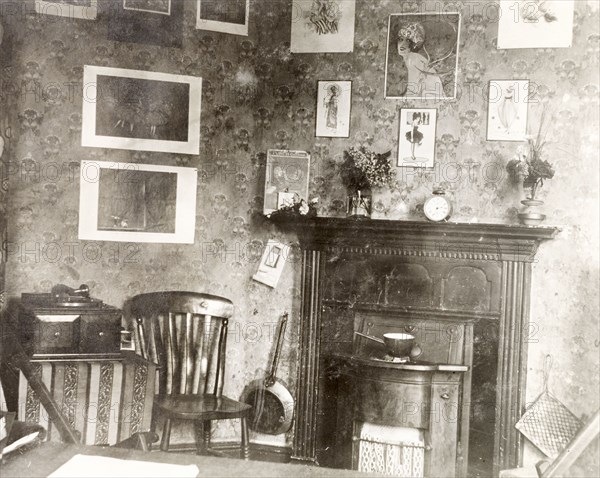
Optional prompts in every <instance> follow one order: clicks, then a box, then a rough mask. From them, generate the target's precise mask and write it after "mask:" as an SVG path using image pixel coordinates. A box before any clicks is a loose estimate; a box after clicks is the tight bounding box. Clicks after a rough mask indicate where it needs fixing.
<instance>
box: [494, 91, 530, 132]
mask: <svg viewBox="0 0 600 478" xmlns="http://www.w3.org/2000/svg"><path fill="white" fill-rule="evenodd" d="M528 102H529V80H492V81H490V85H489V94H488V122H487V140H488V141H525V139H526V138H525V135H526V134H527V106H528Z"/></svg>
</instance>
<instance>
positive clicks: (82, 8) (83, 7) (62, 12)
mask: <svg viewBox="0 0 600 478" xmlns="http://www.w3.org/2000/svg"><path fill="white" fill-rule="evenodd" d="M35 12H36V13H41V14H43V15H55V16H58V17H69V18H79V19H82V20H95V19H96V17H97V16H98V2H97V0H54V1H48V0H35Z"/></svg>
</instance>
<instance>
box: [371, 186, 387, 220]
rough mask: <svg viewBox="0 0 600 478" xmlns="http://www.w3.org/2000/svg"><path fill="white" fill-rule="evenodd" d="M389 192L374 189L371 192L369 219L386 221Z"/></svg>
mask: <svg viewBox="0 0 600 478" xmlns="http://www.w3.org/2000/svg"><path fill="white" fill-rule="evenodd" d="M388 196H389V191H388V190H385V189H383V188H375V189H373V190H372V191H371V219H387V213H388V207H387V206H386V203H387V202H389V200H388V199H389V197H388Z"/></svg>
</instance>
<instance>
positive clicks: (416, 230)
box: [277, 217, 559, 475]
mask: <svg viewBox="0 0 600 478" xmlns="http://www.w3.org/2000/svg"><path fill="white" fill-rule="evenodd" d="M277 224H278V226H279V227H280V228H282V229H284V230H286V231H290V232H292V231H293V232H295V233H296V234H297V236H298V240H299V243H300V247H301V249H302V251H303V260H302V307H301V316H302V317H301V325H300V343H299V365H298V370H297V374H298V375H297V383H298V387H297V390H296V410H295V417H296V423H295V429H294V437H293V455H292V458H293V459H294V460H297V461H301V462H311V463H319V462H320V461H323V459H322V457H323V456H324V453H325V449H326V446H325V445H324V444H323V438H322V437H323V430H322V428H323V426H322V424H323V423H326V421H327V420H326V418H327V417H326V415H327V406H326V403H325V402H326V400H327V397H324V396H323V387H324V376H325V373H324V370H323V368H324V367H325V365H324V364H325V363H326V360H327V358H328V357H329V356H330V355H331V354H336V353H345V352H346V353H347V352H351V350H352V343H353V337H352V336H353V331H354V327H355V325H354V322H355V320H356V311H357V310H368V311H371V312H372V311H376V312H377V313H388V312H393V313H395V314H397V315H398V314H400V315H402V316H404V317H407V318H411V319H419V320H424V321H426V320H430V319H432V318H434V319H436V320H438V321H439V320H447V321H448V323H453V321H457V320H458V321H464V322H465V323H477V322H482V323H485V324H491V325H493V327H494V330H496V331H497V335H496V342H497V351H496V352H497V360H496V362H497V365H496V370H495V403H494V405H495V406H494V407H493V408H492V410H491V413H492V414H493V421H494V423H493V425H494V427H493V429H494V437H493V443H494V445H493V473H494V475H497V474H498V472H499V470H501V469H504V468H513V467H515V466H518V465H520V464H521V463H522V454H523V438H522V437H521V436H520V434H519V433H518V432H517V430H515V428H514V424H515V423H516V422H517V420H518V419H519V417H520V416H521V414H522V413H523V411H524V405H525V383H526V367H527V337H528V333H529V303H530V302H529V298H530V289H531V274H532V263H533V262H534V258H535V254H536V252H537V250H538V247H539V245H540V243H541V242H543V241H545V240H549V239H552V238H553V237H554V236H555V235H556V234H557V233H558V231H559V230H558V229H557V228H555V227H531V226H521V225H504V224H479V223H471V224H466V223H428V222H418V221H384V220H371V219H347V218H320V217H319V218H312V219H305V220H301V221H300V220H294V219H290V218H280V219H278V220H277ZM467 329H468V327H467ZM471 330H472V329H471ZM473 343H474V339H473V336H472V335H471V336H470V337H469V336H465V340H464V347H463V348H462V351H461V352H460V354H459V355H461V356H462V359H461V358H460V357H458V358H457V360H463V361H464V360H465V359H466V358H468V357H469V356H472V355H473ZM471 379H472V374H471V373H470V372H469V373H468V374H466V375H465V379H464V385H463V391H465V390H466V391H467V392H469V391H470V388H469V387H470V381H471ZM466 400H470V398H469V397H468V395H465V396H463V405H464V402H465V401H466ZM461 433H464V431H463V432H461ZM462 436H463V438H465V435H464V434H463V435H462ZM466 438H468V431H467V434H466ZM462 447H463V448H467V449H466V450H465V451H464V455H465V456H466V455H467V454H468V445H467V444H466V443H463V444H462ZM460 474H466V463H465V465H464V466H463V467H462V472H460V473H459V475H460Z"/></svg>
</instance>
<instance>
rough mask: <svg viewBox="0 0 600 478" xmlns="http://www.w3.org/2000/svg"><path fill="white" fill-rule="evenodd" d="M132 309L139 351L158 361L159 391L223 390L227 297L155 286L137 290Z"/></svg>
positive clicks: (229, 309)
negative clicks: (143, 291) (148, 290)
mask: <svg viewBox="0 0 600 478" xmlns="http://www.w3.org/2000/svg"><path fill="white" fill-rule="evenodd" d="M131 310H132V313H133V316H134V318H135V320H136V323H137V327H136V329H137V330H136V338H137V348H138V353H140V354H141V355H142V356H143V357H144V358H146V359H148V360H152V361H154V362H156V363H157V364H158V365H159V370H160V372H159V373H160V380H159V393H161V394H204V393H211V392H212V393H214V394H215V395H217V396H221V395H222V392H223V379H224V374H225V351H226V346H227V326H228V319H229V317H231V315H232V314H233V304H232V303H231V301H229V300H228V299H225V298H222V297H217V296H212V295H208V294H200V293H195V292H155V293H149V294H141V295H138V296H135V297H134V298H133V299H132V303H131ZM211 386H212V387H211ZM211 388H212V391H211Z"/></svg>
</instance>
